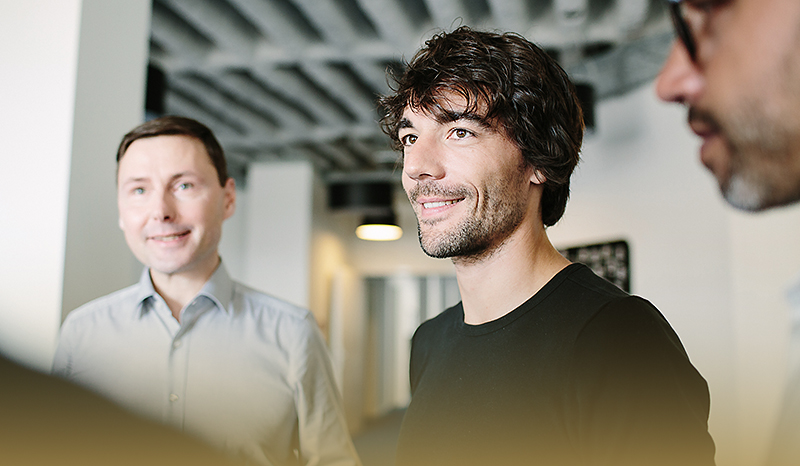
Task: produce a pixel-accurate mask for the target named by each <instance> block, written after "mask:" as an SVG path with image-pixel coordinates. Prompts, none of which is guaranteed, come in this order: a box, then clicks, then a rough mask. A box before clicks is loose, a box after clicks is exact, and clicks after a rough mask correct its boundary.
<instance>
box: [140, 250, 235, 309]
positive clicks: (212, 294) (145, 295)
mask: <svg viewBox="0 0 800 466" xmlns="http://www.w3.org/2000/svg"><path fill="white" fill-rule="evenodd" d="M157 295H158V294H157V293H156V290H155V288H153V281H152V280H151V279H150V267H145V268H144V270H142V275H141V276H140V277H139V292H138V294H137V296H136V301H135V302H136V303H137V304H138V305H140V306H141V305H143V304H144V302H145V301H147V300H148V299H150V298H153V299H155V297H156V296H157ZM197 296H205V297H207V298H208V299H210V300H211V301H213V302H214V304H215V305H216V306H217V307H218V308H220V309H221V310H223V311H225V312H229V310H230V304H231V302H232V301H233V280H231V276H230V275H229V274H228V270H227V269H226V268H225V264H224V263H222V261H220V264H219V266H218V267H217V270H215V271H214V273H213V274H212V275H211V278H209V279H208V281H207V282H206V283H205V285H203V288H201V289H200V291H199V292H198V293H197Z"/></svg>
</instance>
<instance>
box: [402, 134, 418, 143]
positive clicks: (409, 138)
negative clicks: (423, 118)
mask: <svg viewBox="0 0 800 466" xmlns="http://www.w3.org/2000/svg"><path fill="white" fill-rule="evenodd" d="M415 142H417V135H416V134H406V135H405V136H403V137H401V138H400V143H401V144H402V145H404V146H410V145H412V144H414V143H415Z"/></svg>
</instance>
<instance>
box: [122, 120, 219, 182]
mask: <svg viewBox="0 0 800 466" xmlns="http://www.w3.org/2000/svg"><path fill="white" fill-rule="evenodd" d="M156 136H187V137H191V138H195V139H197V140H198V141H200V142H202V143H203V146H205V148H206V153H208V156H209V157H210V158H211V163H212V164H213V165H214V168H215V169H216V170H217V176H218V177H219V184H220V185H221V186H225V183H226V182H227V181H228V164H227V163H226V162H225V152H224V151H223V150H222V146H221V145H220V143H219V141H217V138H216V137H214V133H212V132H211V130H210V129H208V127H207V126H206V125H204V124H202V123H200V122H199V121H197V120H193V119H191V118H186V117H181V116H172V115H168V116H163V117H159V118H155V119H153V120H150V121H147V122H144V123H142V124H141V125H139V126H137V127H136V128H133V129H132V130H131V131H130V132H129V133H128V134H126V135H125V136H124V137H123V138H122V142H120V143H119V148H118V149H117V164H119V161H120V160H121V159H122V156H124V155H125V151H127V150H128V147H130V145H131V144H132V143H133V141H136V140H137V139H143V138H152V137H156Z"/></svg>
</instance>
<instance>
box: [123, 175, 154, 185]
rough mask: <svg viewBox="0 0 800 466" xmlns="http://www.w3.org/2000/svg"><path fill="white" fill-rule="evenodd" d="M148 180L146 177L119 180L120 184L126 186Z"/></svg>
mask: <svg viewBox="0 0 800 466" xmlns="http://www.w3.org/2000/svg"><path fill="white" fill-rule="evenodd" d="M149 180H150V178H148V177H146V176H134V177H130V178H125V179H124V180H120V183H121V184H126V183H144V182H145V181H149Z"/></svg>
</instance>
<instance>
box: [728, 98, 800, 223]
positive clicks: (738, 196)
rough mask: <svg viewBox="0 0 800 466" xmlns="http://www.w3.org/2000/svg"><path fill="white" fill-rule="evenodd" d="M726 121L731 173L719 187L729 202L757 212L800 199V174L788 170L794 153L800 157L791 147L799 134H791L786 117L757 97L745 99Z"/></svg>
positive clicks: (738, 207) (794, 155)
mask: <svg viewBox="0 0 800 466" xmlns="http://www.w3.org/2000/svg"><path fill="white" fill-rule="evenodd" d="M723 124H725V128H724V130H723V131H724V135H725V140H726V141H727V142H728V149H729V151H730V176H729V177H728V179H727V180H723V181H722V182H721V183H720V190H721V192H722V194H723V196H724V197H725V200H726V201H727V202H728V203H729V204H730V205H732V206H734V207H736V208H737V209H741V210H745V211H750V212H756V211H761V210H765V209H768V208H770V207H775V206H780V205H785V204H789V203H792V202H795V201H797V200H798V199H800V178H797V175H800V174H792V173H791V172H790V171H788V170H789V169H790V167H791V165H792V164H791V159H792V157H800V154H792V152H791V148H790V145H791V140H792V138H800V134H791V131H790V129H789V128H787V127H786V126H785V122H784V121H781V120H780V118H776V117H774V116H770V115H767V112H766V111H765V110H764V108H763V105H762V104H759V103H756V102H754V101H750V102H745V104H744V105H742V107H740V111H738V112H736V113H733V114H731V115H730V117H729V118H728V119H727V121H725V122H723ZM793 177H795V178H793Z"/></svg>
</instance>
